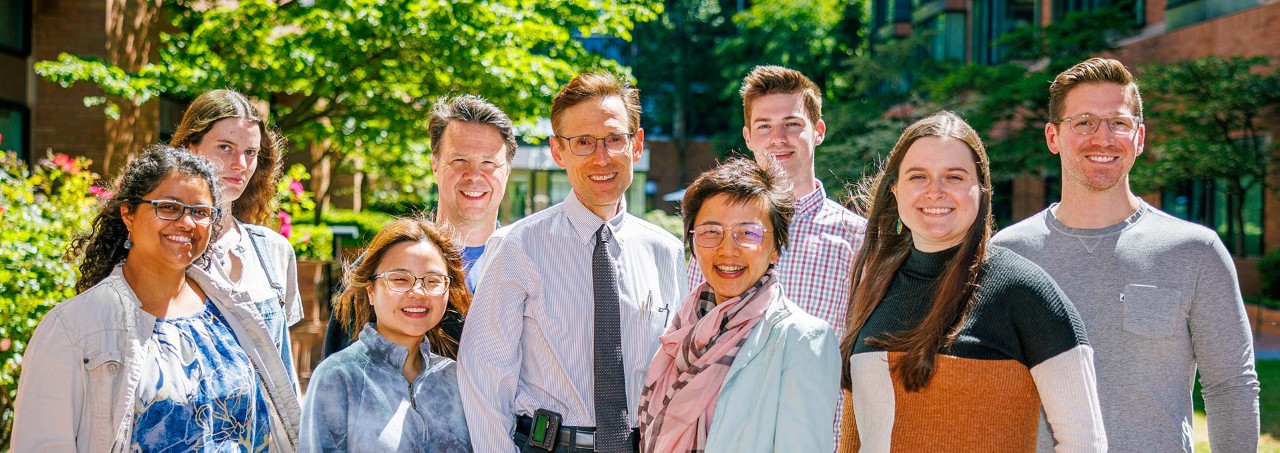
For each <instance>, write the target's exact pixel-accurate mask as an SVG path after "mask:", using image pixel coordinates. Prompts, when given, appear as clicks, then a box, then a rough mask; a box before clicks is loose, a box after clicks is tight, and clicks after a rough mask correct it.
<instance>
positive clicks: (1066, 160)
mask: <svg viewBox="0 0 1280 453" xmlns="http://www.w3.org/2000/svg"><path fill="white" fill-rule="evenodd" d="M1125 100H1126V99H1125V92H1124V87H1123V86H1121V85H1119V84H1115V83H1089V84H1083V85H1080V86H1077V87H1075V88H1072V89H1071V91H1070V92H1068V93H1067V95H1066V96H1065V97H1064V98H1063V114H1062V117H1063V118H1070V117H1073V116H1076V115H1081V114H1085V113H1088V114H1092V115H1094V116H1096V117H1099V118H1109V117H1113V116H1116V115H1135V114H1136V113H1135V112H1134V111H1133V109H1132V108H1130V106H1129V103H1128V102H1125ZM1059 119H1061V118H1059ZM1044 137H1045V142H1047V144H1048V145H1049V150H1050V151H1052V152H1053V153H1054V154H1057V155H1058V156H1059V158H1060V160H1061V161H1062V183H1063V195H1064V197H1065V196H1068V194H1070V193H1080V191H1085V192H1086V193H1099V192H1103V193H1105V192H1116V193H1121V192H1123V193H1124V194H1128V192H1129V170H1130V169H1131V168H1133V163H1134V161H1136V160H1137V158H1138V156H1139V155H1141V154H1142V148H1143V145H1144V142H1145V141H1146V126H1145V125H1142V124H1139V125H1138V128H1137V130H1135V131H1133V132H1130V133H1128V134H1116V133H1113V132H1111V129H1110V128H1108V127H1107V126H1106V125H1105V124H1104V125H1102V126H1101V127H1099V128H1098V130H1096V131H1094V132H1093V133H1092V134H1077V133H1075V132H1072V131H1071V128H1070V126H1068V125H1067V124H1065V123H1064V124H1054V123H1050V124H1047V125H1045V128H1044Z"/></svg>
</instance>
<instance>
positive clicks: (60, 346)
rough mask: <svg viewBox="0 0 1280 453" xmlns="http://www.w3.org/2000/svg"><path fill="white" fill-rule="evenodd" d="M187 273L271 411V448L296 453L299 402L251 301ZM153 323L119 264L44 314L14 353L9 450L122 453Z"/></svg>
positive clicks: (148, 359)
mask: <svg viewBox="0 0 1280 453" xmlns="http://www.w3.org/2000/svg"><path fill="white" fill-rule="evenodd" d="M187 276H188V277H190V278H191V279H192V280H194V281H195V282H196V284H197V285H199V286H200V288H201V289H203V290H204V292H205V294H206V295H207V296H208V298H209V299H210V300H211V301H212V302H213V303H214V304H217V307H218V309H219V310H220V311H221V312H222V313H223V315H224V316H225V317H226V320H227V324H228V325H229V326H230V327H231V330H232V332H234V333H235V335H236V338H237V339H238V340H239V342H240V345H241V346H242V347H244V349H245V353H246V354H248V356H249V359H250V361H251V362H253V366H254V368H255V369H256V370H257V373H258V377H259V379H261V381H262V386H263V390H264V391H265V393H266V394H265V396H266V398H267V404H268V407H269V408H270V410H269V415H270V417H271V439H272V441H271V442H272V445H271V450H270V451H271V452H292V451H295V450H296V448H297V447H296V446H297V437H298V434H297V433H298V419H299V416H300V413H301V409H300V407H299V405H298V396H297V393H296V392H295V391H294V387H293V384H292V382H291V381H290V380H289V375H288V373H287V371H286V370H285V369H284V364H283V362H282V361H281V359H280V352H279V349H276V347H275V344H274V343H273V342H272V341H271V338H270V337H269V336H268V334H267V328H266V325H265V324H263V322H262V317H261V315H259V314H258V312H257V310H256V309H255V308H254V305H253V302H252V301H251V300H249V298H248V297H247V295H245V294H244V293H233V292H231V291H230V290H229V289H228V288H227V287H226V286H225V285H219V284H217V283H215V282H213V281H212V280H210V279H209V278H208V276H207V274H205V273H204V272H203V271H201V270H199V269H196V268H195V267H194V266H193V267H192V268H190V269H189V270H188V271H187ZM154 319H155V318H153V317H150V316H143V312H142V304H141V302H140V301H139V300H138V297H137V296H136V295H135V294H134V292H133V289H132V288H130V287H129V284H128V283H126V282H125V280H124V274H123V271H122V268H121V267H120V266H117V267H116V268H115V270H114V271H113V272H112V273H111V275H109V276H107V278H105V279H103V280H102V281H101V282H99V283H98V284H97V285H95V286H94V287H92V288H89V289H88V290H86V291H84V292H83V293H81V294H79V295H77V296H76V297H73V298H71V299H70V300H67V301H66V302H63V303H60V304H58V305H57V306H55V307H54V308H53V309H52V310H50V311H49V313H48V314H47V315H45V317H44V319H43V320H41V321H40V324H39V326H37V327H36V331H35V334H34V335H33V336H32V338H31V342H30V343H29V344H28V345H27V348H26V351H25V352H24V353H23V357H24V358H25V360H23V369H22V377H21V379H20V381H19V383H18V397H17V401H16V403H15V411H16V416H15V420H14V425H13V438H12V444H11V447H12V449H13V451H76V452H106V451H109V452H125V451H128V449H129V445H130V443H131V441H132V436H133V415H134V403H135V402H136V401H137V389H138V381H139V379H140V378H141V375H142V370H141V364H145V363H150V362H151V361H152V357H146V356H145V354H147V351H146V348H144V347H143V345H144V344H146V342H147V340H148V338H149V337H150V335H151V334H152V333H153V332H154V327H155V326H154V323H155V321H154Z"/></svg>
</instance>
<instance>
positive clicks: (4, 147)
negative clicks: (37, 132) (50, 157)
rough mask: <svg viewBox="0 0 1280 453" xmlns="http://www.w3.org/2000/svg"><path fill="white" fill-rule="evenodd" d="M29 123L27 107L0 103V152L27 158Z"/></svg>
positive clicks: (4, 102)
mask: <svg viewBox="0 0 1280 453" xmlns="http://www.w3.org/2000/svg"><path fill="white" fill-rule="evenodd" d="M29 121H30V112H29V111H28V110H27V107H26V106H23V105H21V104H15V103H10V102H6V101H0V151H3V152H8V151H12V152H16V153H18V157H21V158H24V159H25V158H26V156H27V148H28V147H29V146H28V145H29V144H28V142H27V141H28V140H29V137H28V136H27V125H28V122H29Z"/></svg>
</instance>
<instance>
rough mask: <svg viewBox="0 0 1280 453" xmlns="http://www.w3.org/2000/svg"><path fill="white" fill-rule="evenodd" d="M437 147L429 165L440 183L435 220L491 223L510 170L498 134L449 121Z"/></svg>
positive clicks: (482, 126)
mask: <svg viewBox="0 0 1280 453" xmlns="http://www.w3.org/2000/svg"><path fill="white" fill-rule="evenodd" d="M437 147H438V148H439V149H438V150H436V153H435V155H434V156H433V160H432V162H431V169H432V171H433V172H434V173H435V175H436V182H437V183H438V184H440V207H439V210H438V211H437V214H436V215H437V219H439V220H440V221H443V222H447V223H452V224H455V225H465V224H468V223H473V222H488V223H490V224H492V223H494V222H495V221H496V220H497V218H498V207H499V206H500V205H501V204H502V197H503V195H504V194H505V193H506V190H507V177H508V176H509V175H510V171H511V166H510V165H509V162H507V151H506V150H507V148H506V142H504V141H503V139H502V134H501V133H499V132H498V130H497V129H495V128H494V127H493V126H489V125H483V124H473V123H468V122H464V121H452V122H450V123H449V124H448V125H447V126H445V129H444V134H442V135H441V139H440V143H439V145H438V146H437Z"/></svg>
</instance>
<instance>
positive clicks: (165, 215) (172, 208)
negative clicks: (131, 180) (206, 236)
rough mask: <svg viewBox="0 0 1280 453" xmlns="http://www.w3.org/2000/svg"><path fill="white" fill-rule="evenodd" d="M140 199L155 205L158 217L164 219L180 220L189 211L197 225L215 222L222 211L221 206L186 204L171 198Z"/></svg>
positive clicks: (142, 201)
mask: <svg viewBox="0 0 1280 453" xmlns="http://www.w3.org/2000/svg"><path fill="white" fill-rule="evenodd" d="M138 201H139V202H141V203H149V204H150V205H151V206H153V207H155V209H153V211H155V213H156V217H159V218H160V219H162V220H178V219H181V218H182V216H184V215H186V214H187V213H188V212H189V213H191V221H192V222H195V223H196V225H209V224H211V223H213V218H214V217H217V216H218V213H219V212H221V209H220V208H215V207H213V206H209V205H204V204H197V205H185V204H182V203H179V202H176V201H171V200H144V199H141V198H139V199H138Z"/></svg>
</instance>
